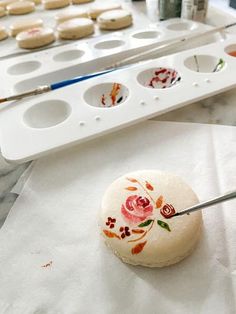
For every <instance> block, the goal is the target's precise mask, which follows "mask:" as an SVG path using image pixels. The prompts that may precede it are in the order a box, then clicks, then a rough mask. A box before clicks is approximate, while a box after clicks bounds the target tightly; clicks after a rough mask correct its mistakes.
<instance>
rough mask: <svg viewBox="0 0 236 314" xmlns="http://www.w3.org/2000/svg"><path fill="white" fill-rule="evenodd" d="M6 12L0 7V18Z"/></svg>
mask: <svg viewBox="0 0 236 314" xmlns="http://www.w3.org/2000/svg"><path fill="white" fill-rule="evenodd" d="M6 14H7V12H6V10H5V9H4V8H3V7H0V17H3V16H6Z"/></svg>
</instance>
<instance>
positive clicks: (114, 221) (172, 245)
mask: <svg viewBox="0 0 236 314" xmlns="http://www.w3.org/2000/svg"><path fill="white" fill-rule="evenodd" d="M196 203H198V198H197V196H196V194H195V193H194V192H193V190H192V189H191V188H190V187H189V186H188V185H187V184H186V183H185V182H184V181H183V180H182V179H181V178H180V177H178V176H176V175H173V174H170V173H165V172H161V171H157V170H143V171H136V172H132V173H128V174H126V175H124V176H122V177H120V178H118V179H117V180H115V181H114V182H113V183H112V184H111V185H110V186H109V187H108V189H107V190H106V192H105V194H104V197H103V199H102V205H101V211H100V217H99V225H100V228H101V234H102V236H103V237H104V239H105V243H106V244H107V245H108V247H110V248H111V250H112V251H113V252H114V253H115V254H116V255H117V256H118V257H119V258H120V259H121V260H122V261H123V262H126V263H128V264H133V265H142V266H147V267H164V266H168V265H172V264H175V263H177V262H179V261H181V260H182V259H184V258H185V257H187V256H188V255H190V253H192V252H193V250H194V248H195V247H196V245H197V243H198V240H199V238H200V235H201V230H202V214H201V211H198V212H195V213H192V214H190V215H183V216H177V217H172V218H171V216H172V215H174V214H175V213H176V212H178V211H181V210H183V209H185V208H187V207H189V206H192V205H195V204H196Z"/></svg>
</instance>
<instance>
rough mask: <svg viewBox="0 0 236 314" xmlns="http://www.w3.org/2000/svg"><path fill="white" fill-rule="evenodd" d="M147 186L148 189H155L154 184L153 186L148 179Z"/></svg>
mask: <svg viewBox="0 0 236 314" xmlns="http://www.w3.org/2000/svg"><path fill="white" fill-rule="evenodd" d="M146 188H147V189H148V190H150V191H153V190H154V188H153V186H152V185H151V184H150V183H149V182H147V181H146Z"/></svg>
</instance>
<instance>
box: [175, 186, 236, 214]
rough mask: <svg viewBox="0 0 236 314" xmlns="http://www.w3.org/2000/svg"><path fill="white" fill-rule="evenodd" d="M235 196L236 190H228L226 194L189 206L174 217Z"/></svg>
mask: <svg viewBox="0 0 236 314" xmlns="http://www.w3.org/2000/svg"><path fill="white" fill-rule="evenodd" d="M233 198H236V191H233V192H228V193H226V194H224V195H221V196H218V197H216V198H213V199H211V200H209V201H206V202H202V203H199V204H197V205H194V206H191V207H189V208H186V209H184V210H182V211H181V212H178V213H176V214H175V215H173V216H172V217H175V216H182V215H185V214H189V213H192V212H195V211H197V210H200V209H203V208H205V207H210V206H213V205H216V204H219V203H223V202H226V201H229V200H231V199H233Z"/></svg>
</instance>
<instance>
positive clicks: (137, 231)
mask: <svg viewBox="0 0 236 314" xmlns="http://www.w3.org/2000/svg"><path fill="white" fill-rule="evenodd" d="M144 232H145V231H144V230H143V229H132V233H144Z"/></svg>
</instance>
